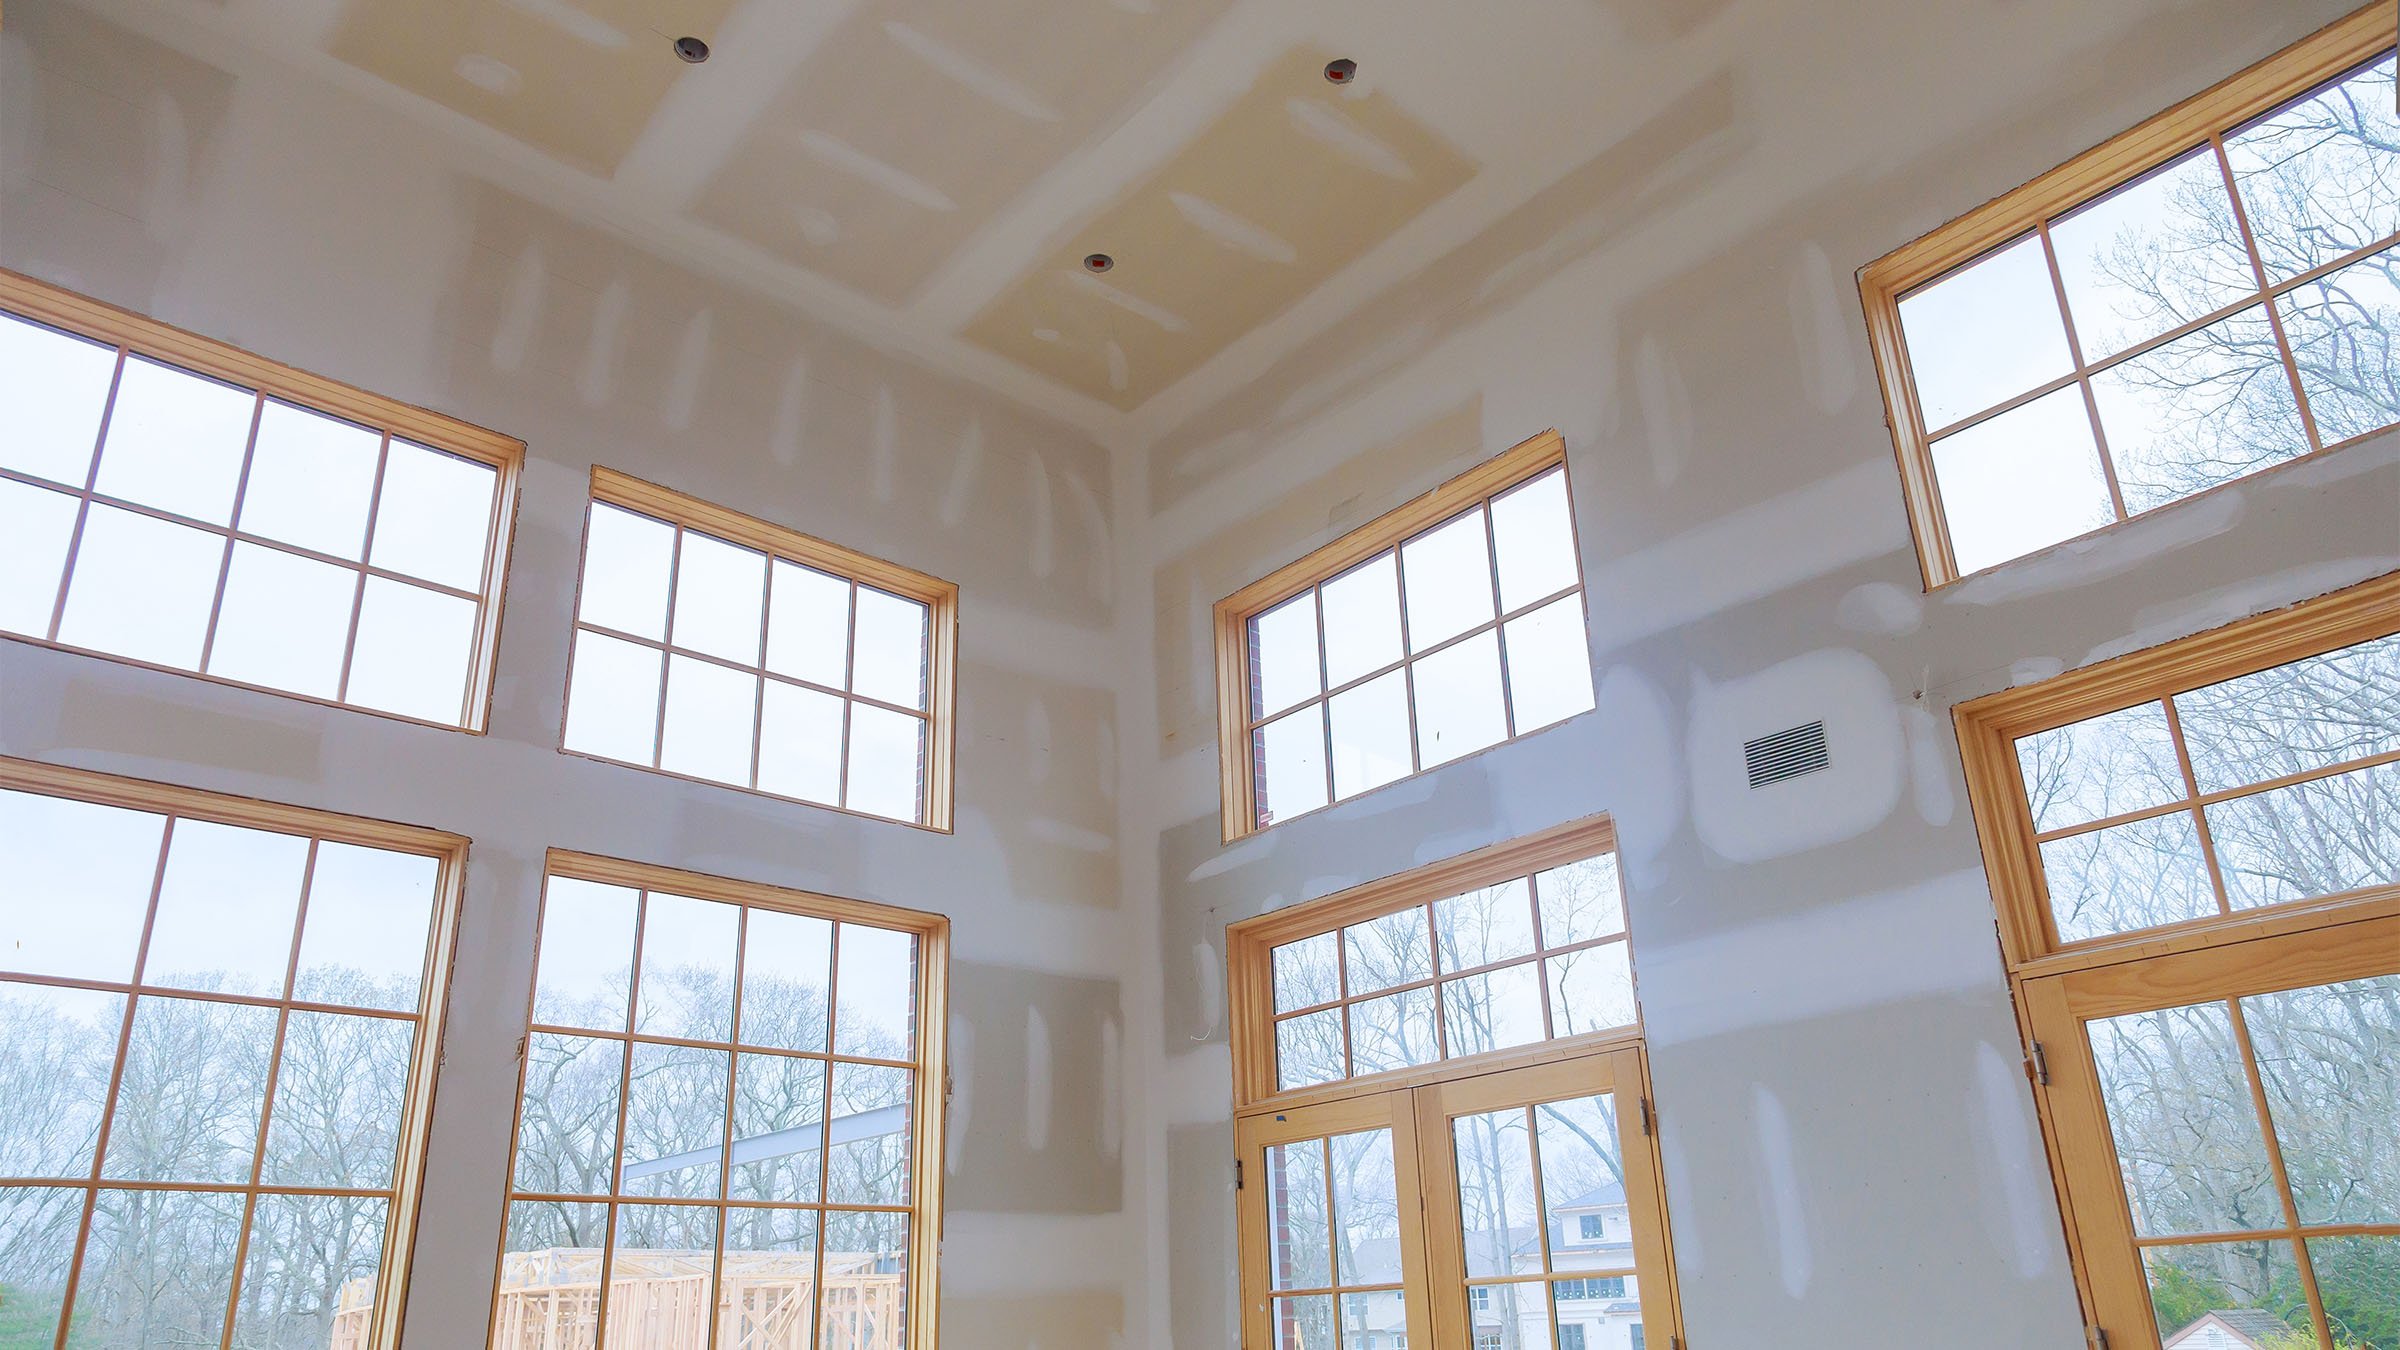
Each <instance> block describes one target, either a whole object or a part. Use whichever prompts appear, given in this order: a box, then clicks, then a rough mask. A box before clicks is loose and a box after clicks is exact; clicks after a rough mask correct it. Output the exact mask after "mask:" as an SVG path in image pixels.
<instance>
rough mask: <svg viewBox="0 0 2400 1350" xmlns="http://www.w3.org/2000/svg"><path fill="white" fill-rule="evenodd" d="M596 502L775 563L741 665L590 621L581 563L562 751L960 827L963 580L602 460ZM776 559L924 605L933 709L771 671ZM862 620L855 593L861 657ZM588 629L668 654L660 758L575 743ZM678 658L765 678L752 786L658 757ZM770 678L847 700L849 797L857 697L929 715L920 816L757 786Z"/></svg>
mask: <svg viewBox="0 0 2400 1350" xmlns="http://www.w3.org/2000/svg"><path fill="white" fill-rule="evenodd" d="M591 501H592V502H594V503H601V504H605V505H609V506H614V507H619V508H622V509H624V510H627V511H631V512H634V513H636V514H639V515H643V516H648V517H650V518H652V519H654V520H657V521H659V522H661V523H664V524H667V525H671V526H674V527H675V528H676V531H677V534H676V538H677V540H678V542H679V543H680V540H681V538H682V532H683V531H684V530H691V531H694V532H696V533H699V534H703V535H708V536H712V537H714V538H716V539H719V540H722V541H724V542H727V543H731V544H738V545H740V546H742V547H744V548H749V549H755V550H757V551H759V552H761V553H764V554H766V555H767V556H768V559H769V564H768V567H767V573H766V581H765V583H764V585H763V587H762V589H761V590H760V592H759V619H758V622H759V651H760V658H759V661H760V664H758V665H756V666H750V665H745V664H743V663H742V662H739V661H731V660H726V659H724V658H721V657H716V656H711V655H709V654H707V653H704V652H696V651H692V650H690V649H688V648H684V647H679V646H675V645H674V644H673V642H672V637H673V633H672V631H671V628H670V631H669V634H668V636H667V637H666V638H662V639H652V638H646V637H642V636H640V635H639V634H634V633H626V632H622V631H620V630H618V629H614V628H607V627H603V626H600V625H597V624H589V623H586V622H584V620H583V617H582V615H583V604H582V601H583V576H584V572H585V570H586V562H584V561H579V562H578V565H577V567H576V576H575V606H574V611H573V613H574V617H573V618H572V620H571V628H572V632H573V635H574V636H573V637H571V638H570V640H569V647H568V652H567V681H568V688H567V695H566V697H565V698H563V699H561V700H560V706H559V741H558V743H559V748H560V751H561V753H564V754H569V755H577V756H580V757H582V758H585V759H593V760H598V761H599V762H601V763H603V764H621V765H624V766H626V767H628V768H635V769H643V770H646V771H648V772H651V773H657V774H664V775H666V776H667V777H670V778H678V779H682V780H683V781H685V782H689V783H705V784H708V785H709V786H711V787H721V788H731V789H733V790H734V791H736V792H748V793H753V794H755V795H757V796H761V797H771V798H774V799H775V800H777V801H788V802H796V803H799V804H801V805H803V806H811V807H815V808H817V809H819V810H825V811H835V812H839V813H841V814H843V815H849V816H856V817H858V818H860V819H862V820H876V821H883V822H886V823H890V824H899V825H907V826H911V827H913V828H916V829H921V830H930V831H932V832H934V833H936V834H949V833H951V832H952V830H953V828H954V824H953V822H954V821H955V819H956V811H957V785H956V781H955V777H954V774H955V765H956V758H957V748H958V717H957V711H958V586H957V584H956V583H954V582H948V581H944V580H942V579H941V578H939V577H936V576H933V575H931V574H929V573H925V572H920V571H917V570H916V569H915V568H912V567H906V566H903V565H901V564H899V563H895V562H887V561H885V560H884V559H881V558H877V557H874V556H872V555H870V554H866V553H861V552H859V551H858V550H856V549H852V548H845V547H843V546H842V545H840V544H836V543H832V542H830V541H827V540H824V539H819V538H817V537H815V536H814V535H808V534H803V533H801V532H800V531H798V530H794V529H790V528H787V527H785V526H782V525H777V524H774V523H772V522H769V521H764V520H760V519H758V518H757V517H755V516H747V515H743V514H742V513H740V512H738V511H732V510H728V509H727V508H725V507H722V506H718V505H716V504H715V503H713V502H707V501H703V500H701V499H700V498H698V497H693V496H690V495H688V494H685V493H681V492H677V491H675V490H674V489H673V488H668V487H661V486H660V485H658V484H656V483H651V482H647V481H644V480H643V479H639V478H636V477H634V476H633V475H631V474H628V473H623V472H620V471H618V470H616V469H610V468H606V467H603V466H601V465H597V464H595V465H593V466H592V478H591ZM584 522H585V524H584V543H583V549H584V550H585V552H582V553H579V554H578V558H579V559H585V558H586V556H587V554H588V550H589V548H590V546H591V524H590V522H591V512H590V510H589V508H588V507H587V508H586V510H585V513H584ZM777 558H780V559H782V560H784V561H786V562H791V563H798V564H800V565H802V566H804V567H809V568H813V569H815V570H816V571H819V572H825V573H829V574H831V575H834V576H837V577H840V578H842V579H843V580H846V581H849V582H851V583H853V585H854V586H857V585H865V586H872V587H874V588H876V589H878V590H883V591H889V592H891V593H892V594H894V595H898V596H902V597H904V598H906V599H909V600H914V601H916V602H917V603H919V604H921V605H924V606H925V608H926V611H927V614H926V625H925V707H924V708H923V709H915V708H906V707H902V706H900V705H898V704H889V703H885V702H883V701H882V700H879V699H874V698H867V697H864V696H862V695H859V694H855V693H852V692H851V691H849V690H848V689H834V688H830V687H827V686H823V685H818V684H814V683H811V682H809V681H806V680H802V679H799V678H798V677H796V676H789V675H783V674H777V673H770V672H768V671H767V670H766V669H765V659H766V658H765V650H766V633H767V625H768V623H769V621H770V619H771V617H772V615H773V613H774V575H775V569H774V566H773V560H774V559H777ZM668 577H669V580H668V586H667V606H668V613H669V614H670V616H671V615H672V613H673V610H674V603H675V581H674V571H673V568H672V564H670V570H669V573H668ZM857 622H858V606H857V603H856V595H855V591H854V592H853V597H852V603H851V606H850V624H851V628H852V631H853V648H852V650H853V654H855V632H856V628H857ZM587 630H589V631H591V632H594V633H598V634H600V635H601V636H603V637H608V638H614V639H616V640H618V641H622V642H628V643H632V644H635V645H637V646H641V647H646V648H649V649H651V650H653V651H656V652H659V653H660V654H661V656H660V666H659V683H658V698H659V712H658V718H657V724H656V725H655V726H654V727H653V728H652V731H651V743H650V760H651V762H650V763H648V764H637V763H634V762H633V761H631V760H622V759H614V758H611V757H609V756H606V755H600V754H595V753H593V752H590V751H586V750H576V749H572V748H569V747H568V746H567V740H566V728H567V720H566V719H567V713H568V710H569V709H570V708H571V707H572V706H573V700H574V671H575V653H574V642H575V641H577V640H580V638H581V635H582V634H583V633H584V632H585V631H587ZM670 655H679V656H686V657H690V658H692V659H694V660H698V661H705V662H708V663H710V664H712V665H716V666H721V667H724V668H726V669H729V670H737V671H740V672H741V673H743V674H746V675H753V676H756V677H758V678H759V679H760V680H761V681H762V684H761V687H760V697H759V699H758V700H757V703H758V706H757V707H756V708H754V709H753V710H752V713H751V725H750V782H749V784H747V785H745V784H740V783H727V782H723V781H720V780H718V779H714V778H702V777H699V776H697V775H693V774H686V773H679V772H677V771H676V770H673V769H666V768H661V767H659V764H658V761H659V756H660V753H661V751H662V749H663V747H664V745H665V743H666V700H667V677H668V671H667V659H666V658H667V657H668V656H670ZM765 681H781V682H783V683H786V684H795V685H800V686H802V687H805V688H808V689H813V690H816V691H818V692H820V693H824V694H828V695H831V696H832V697H835V698H838V699H840V700H842V717H843V744H842V746H841V748H840V760H841V773H842V782H843V786H842V789H841V791H842V795H843V796H845V797H846V796H847V795H848V775H849V754H848V749H849V716H850V708H851V706H852V705H853V704H854V703H865V704H868V705H870V706H872V707H877V708H883V709H887V710H889V711H892V712H898V713H904V714H906V715H907V716H910V717H914V718H918V719H920V720H922V721H923V722H924V723H925V769H924V773H923V775H922V782H921V783H920V784H919V788H918V792H919V800H918V810H919V813H920V815H921V819H918V820H899V819H897V818H895V817H892V816H882V815H877V814H875V813H874V812H871V811H860V810H857V809H855V808H852V807H850V806H847V805H840V804H835V803H828V802H819V801H811V800H809V799H807V798H805V797H790V796H785V795H784V794H782V793H778V792H770V791H768V790H766V789H764V788H761V787H758V786H757V782H758V749H759V739H760V736H761V734H762V733H761V729H760V722H761V720H762V719H763V717H764V709H765V706H766V698H765V685H764V683H763V682H765ZM845 682H847V681H845Z"/></svg>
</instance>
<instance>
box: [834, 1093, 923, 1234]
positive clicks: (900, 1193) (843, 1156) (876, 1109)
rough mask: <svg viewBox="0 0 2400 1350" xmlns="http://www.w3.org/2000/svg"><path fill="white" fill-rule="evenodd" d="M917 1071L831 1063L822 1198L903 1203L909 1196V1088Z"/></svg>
mask: <svg viewBox="0 0 2400 1350" xmlns="http://www.w3.org/2000/svg"><path fill="white" fill-rule="evenodd" d="M914 1078H915V1074H914V1073H913V1072H912V1071H910V1070H908V1069H893V1068H886V1067H883V1066H881V1065H875V1064H842V1063H836V1064H835V1065H834V1066H833V1106H832V1109H831V1110H829V1111H828V1112H827V1113H826V1117H827V1119H826V1130H827V1132H828V1134H829V1136H830V1138H831V1141H832V1146H831V1150H830V1152H829V1154H828V1156H827V1158H826V1160H825V1198H826V1200H827V1201H828V1202H829V1203H831V1204H836V1205H905V1204H907V1203H908V1201H909V1185H908V1153H909V1146H910V1144H911V1143H912V1142H913V1141H912V1138H911V1136H910V1134H909V1089H910V1084H911V1082H912V1080H913V1079H914Z"/></svg>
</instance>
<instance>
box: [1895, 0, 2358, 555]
mask: <svg viewBox="0 0 2400 1350" xmlns="http://www.w3.org/2000/svg"><path fill="white" fill-rule="evenodd" d="M2391 47H2392V35H2391V21H2390V15H2389V14H2388V13H2384V12H2382V11H2380V10H2379V9H2377V8H2375V7H2372V6H2370V7H2369V8H2368V9H2365V10H2362V11H2360V12H2359V13H2358V14H2357V15H2354V16H2353V17H2352V18H2350V19H2347V20H2344V21H2343V22H2341V23H2338V24H2336V25H2334V26H2333V27H2331V28H2328V29H2326V30H2325V31H2324V32H2322V33H2319V34H2318V35H2316V36H2315V37H2312V38H2310V39H2309V40H2307V41H2305V42H2303V43H2301V44H2299V45H2298V46H2295V47H2293V48H2291V49H2290V50H2288V51H2285V52H2283V53H2281V54H2280V55H2278V56H2275V57H2273V58H2271V59H2270V60H2268V61H2266V62H2264V63H2262V64H2260V65H2259V66H2257V67H2254V68H2252V69H2251V70H2249V71H2246V72H2244V73H2243V74H2241V75H2238V76H2236V77H2234V78H2233V79H2231V80H2228V81H2226V82H2225V83H2224V84H2222V85H2219V86H2217V87H2216V88H2214V89H2212V90H2210V91H2208V92H2207V93H2204V94H2202V95H2200V96H2198V97H2197V98H2194V99H2192V100H2190V101H2189V102H2187V103H2185V104H2183V105H2181V106H2179V107H2177V108H2175V109H2173V110H2172V111H2170V112H2167V113H2165V114H2162V115H2161V116H2160V117H2158V118H2156V119H2153V120H2152V121H2151V122H2149V123H2146V124H2144V125H2143V126H2141V127H2138V128H2136V129H2134V130H2133V131H2130V132H2127V133H2126V134H2125V135H2123V136H2121V137H2118V138H2117V139H2115V140H2112V141H2110V142H2109V143H2107V144H2105V145H2103V146H2101V147H2099V148H2098V149H2095V150H2093V151H2091V152H2090V153H2088V154H2086V155H2084V156H2083V157H2081V158H2079V159H2077V160H2075V161H2073V162H2071V163H2069V164H2067V165H2065V166H2063V167H2061V168H2059V169H2057V170H2054V171H2052V172H2051V173H2050V174H2047V175H2045V176H2044V177H2042V178H2040V179H2037V180H2036V181H2035V182H2033V183H2031V184H2028V185H2027V186H2026V187H2024V188H2022V189H2019V190H2018V191H2017V192H2014V193H2011V194H2009V195H2008V196H2005V197H2002V198H2001V199H1999V200H1998V201H1995V202H1993V203H1992V204H1990V205H1989V206H1986V207H1984V208H1982V209H1980V210H1978V211H1976V212H1975V213H1973V214H1971V215H1969V216H1967V217H1964V218H1962V219H1961V220H1959V221H1956V222H1954V223H1952V224H1951V225H1949V226H1946V227H1944V228H1943V229H1942V230H1939V231H1937V232H1935V233H1934V234H1932V235H1929V236H1927V237H1926V238H1925V239H1923V240H1920V241H1918V242H1917V243H1915V244H1911V245H1909V246H1908V247H1907V248H1904V249H1901V250H1900V251H1898V252H1896V253H1894V254H1892V255H1891V256H1889V257H1887V258H1884V259H1883V260H1881V261H1879V262H1877V263H1875V264H1874V265H1872V266H1870V267H1869V268H1867V269H1866V271H1865V272H1864V273H1863V274H1862V278H1861V284H1862V287H1863V288H1864V290H1865V293H1866V298H1867V310H1868V315H1869V323H1870V327H1871V328H1872V330H1873V336H1874V338H1875V345H1876V351H1877V359H1878V361H1879V363H1880V364H1881V366H1882V368H1883V374H1884V388H1885V391H1886V394H1887V395H1888V399H1889V403H1890V405H1891V414H1892V417H1891V421H1892V426H1893V428H1894V434H1895V437H1896V439H1897V444H1898V448H1899V451H1900V457H1901V468H1902V473H1903V477H1904V478H1905V479H1906V480H1907V481H1908V486H1909V499H1910V506H1911V511H1912V515H1913V516H1914V517H1915V523H1916V527H1917V534H1918V544H1919V547H1920V550H1921V552H1922V553H1923V555H1924V562H1925V568H1926V574H1927V578H1928V580H1929V581H1930V582H1932V583H1935V584H1938V583H1941V582H1944V581H1948V580H1950V579H1952V578H1955V577H1959V576H1964V575H1966V574H1968V573H1972V572H1977V571H1980V570H1982V569H1984V568H1987V567H1991V566H1994V565H1996V564H1999V563H2002V562H2006V561H2008V560H2009V559H2012V558H2016V557H2019V556H2022V555H2024V554H2027V553H2031V552H2034V551H2036V550H2038V549H2041V548H2045V547H2047V546H2049V545H2051V544H2055V543H2058V542H2060V541H2062V540H2066V539H2070V538H2073V537H2075V536H2077V535H2081V534H2085V533H2087V532H2089V531H2091V530H2094V529H2098V528H2101V527H2104V526H2106V525H2109V524H2111V523H2113V522H2115V521H2119V520H2124V519H2126V518H2128V517H2131V516H2136V515H2140V514H2142V513H2143V512H2145V511H2149V510H2152V509H2154V508H2156V507H2159V506H2163V505H2165V504H2166V503H2169V502H2172V501H2176V500H2179V499H2181V498H2184V497H2189V496H2191V495H2193V494H2195V493H2198V492H2203V491H2206V490H2207V489H2209V488H2212V487H2215V486H2217V485H2219V484H2222V483H2226V482H2230V481H2232V480H2234V479H2237V478H2240V477H2243V476H2245V475H2248V474H2251V473H2256V472H2258V471H2260V470H2262V469H2265V468H2268V467H2270V466H2273V465H2276V464H2280V463H2283V462H2285V461H2288V460H2291V459H2294V458H2297V457H2299V456H2302V455H2307V454H2312V453H2315V452H2317V451H2320V450H2324V449H2327V448H2330V447H2336V446H2340V445H2345V444H2348V443H2349V442H2351V441H2355V440H2358V439H2359V438H2361V437H2364V436H2368V435H2371V434H2373V433H2375V432H2377V431H2380V430H2381V429H2383V428H2385V427H2388V426H2390V425H2392V424H2393V423H2394V422H2396V421H2400V355H2396V354H2395V352H2396V350H2400V349H2395V348H2394V346H2393V345H2392V343H2391V342H2390V341H2388V340H2387V339H2386V338H2384V337H2383V336H2382V335H2383V334H2386V333H2388V332H2389V331H2391V330H2392V329H2393V327H2394V326H2395V325H2396V324H2400V252H2396V251H2395V247H2394V246H2395V243H2396V242H2400V113H2396V112H2395V111H2394V108H2395V104H2394V88H2393V69H2394V66H2393V56H2392V52H2391Z"/></svg>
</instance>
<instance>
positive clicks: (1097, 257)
mask: <svg viewBox="0 0 2400 1350" xmlns="http://www.w3.org/2000/svg"><path fill="white" fill-rule="evenodd" d="M1116 265H1117V260H1116V259H1114V258H1112V257H1110V256H1108V255H1107V254H1105V253H1086V254H1085V255H1083V270H1084V271H1086V272H1091V273H1095V274H1097V273H1100V272H1105V271H1107V270H1108V269H1110V268H1112V267H1114V266H1116Z"/></svg>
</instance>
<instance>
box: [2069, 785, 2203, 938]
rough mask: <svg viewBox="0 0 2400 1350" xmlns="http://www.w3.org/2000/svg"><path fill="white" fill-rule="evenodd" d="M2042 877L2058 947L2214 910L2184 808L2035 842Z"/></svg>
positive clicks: (2196, 841) (2196, 839)
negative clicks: (2128, 823) (2040, 849)
mask: <svg viewBox="0 0 2400 1350" xmlns="http://www.w3.org/2000/svg"><path fill="white" fill-rule="evenodd" d="M2219 847H2220V848H2222V847H2223V845H2222V844H2220V845H2219ZM2042 876H2043V878H2044V880H2045V881H2047V882H2048V884H2049V888H2050V915H2051V918H2052V919H2053V920H2054V921H2055V922H2056V924H2057V927H2058V940H2059V941H2061V942H2080V941H2082V940H2083V939H2085V938H2095V937H2105V936H2107V935H2108V934H2110V933H2123V932H2127V931H2130V930H2132V929H2135V928H2149V927H2151V926H2153V925H2156V924H2162V923H2180V922H2182V921H2183V920H2185V919H2198V918H2203V917H2206V916H2209V915H2213V914H2215V913H2216V912H2217V895H2216V891H2215V889H2214V888H2213V887H2211V886H2210V885H2209V881H2208V863H2207V861H2206V860H2205V859H2203V858H2202V857H2201V855H2200V834H2199V831H2198V829H2197V828H2196V827H2195V826H2194V825H2193V823H2192V815H2191V813H2190V812H2189V811H2177V812H2175V813H2174V814H2172V815H2165V816H2153V817H2151V818H2150V819H2148V820H2137V821H2134V822H2133V823H2132V824H2130V825H2114V826H2111V827H2109V828H2108V829H2105V830H2094V831H2092V832H2091V833H2089V834H2071V835H2068V836H2067V837H2066V838H2064V839H2053V840H2051V841H2050V842H2049V843H2046V844H2044V845H2042Z"/></svg>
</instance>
